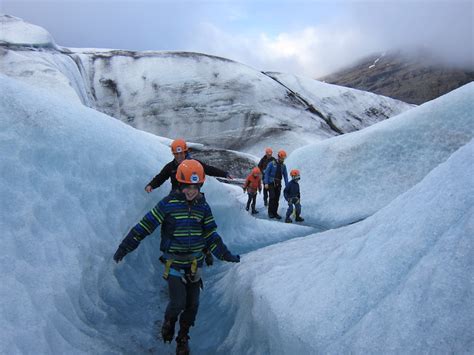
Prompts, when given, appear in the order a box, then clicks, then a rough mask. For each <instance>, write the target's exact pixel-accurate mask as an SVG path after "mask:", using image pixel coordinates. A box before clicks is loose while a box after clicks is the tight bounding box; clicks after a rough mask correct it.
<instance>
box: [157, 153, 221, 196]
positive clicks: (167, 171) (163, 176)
mask: <svg viewBox="0 0 474 355" xmlns="http://www.w3.org/2000/svg"><path fill="white" fill-rule="evenodd" d="M186 159H191V157H189V156H187V157H186ZM195 160H197V159H195ZM198 161H199V160H198ZM199 162H200V163H201V164H202V166H203V168H204V172H205V173H206V175H210V176H217V177H228V173H227V172H226V171H223V170H221V169H218V168H215V167H213V166H210V165H207V164H205V163H203V162H202V161H199ZM178 165H179V164H178V162H177V161H176V159H173V160H172V161H170V162H169V163H168V164H166V165H165V166H164V167H163V169H161V171H160V173H159V174H158V175H156V176H155V177H154V178H153V179H152V180H151V181H150V182H149V183H148V185H150V186H151V187H152V188H153V189H156V188H158V187H160V186H161V185H162V184H163V183H164V182H165V181H166V180H168V179H171V190H176V189H177V188H178V180H176V170H178Z"/></svg>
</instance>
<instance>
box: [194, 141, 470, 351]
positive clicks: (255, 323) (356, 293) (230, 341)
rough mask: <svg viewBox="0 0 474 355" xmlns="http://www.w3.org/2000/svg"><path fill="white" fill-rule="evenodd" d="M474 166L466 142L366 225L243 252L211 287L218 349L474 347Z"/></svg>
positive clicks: (211, 316) (210, 316) (205, 320)
mask: <svg viewBox="0 0 474 355" xmlns="http://www.w3.org/2000/svg"><path fill="white" fill-rule="evenodd" d="M473 167H474V141H471V142H470V143H469V144H468V145H466V146H465V147H462V148H461V149H460V150H459V151H458V152H456V153H454V154H453V156H452V157H450V158H449V159H448V160H447V161H446V162H444V163H442V164H441V165H440V166H439V167H437V168H435V169H434V170H433V171H432V172H430V173H429V174H428V176H426V177H425V178H424V179H423V180H422V181H421V182H420V183H419V184H417V185H415V186H414V187H413V188H411V189H410V190H408V191H407V192H406V193H404V194H403V195H401V196H399V197H398V198H396V199H395V200H394V201H392V202H391V203H390V204H389V205H388V206H386V207H385V208H383V209H381V210H380V211H378V212H377V213H375V214H374V215H373V216H371V217H369V218H367V219H366V220H365V221H363V222H360V223H358V224H355V225H351V226H348V227H345V228H340V229H337V230H331V231H327V232H324V233H320V234H314V235H310V236H307V237H304V238H298V239H293V240H291V241H288V242H284V243H280V244H278V245H273V246H270V247H266V248H263V249H260V250H258V251H255V252H252V253H249V254H248V255H246V256H245V257H244V258H243V259H242V262H241V264H239V265H238V266H237V267H236V268H233V269H231V270H229V271H228V272H227V273H225V274H223V275H220V276H217V277H216V278H215V279H214V280H212V281H214V282H213V283H212V282H210V283H211V286H210V287H211V290H210V292H212V293H215V294H216V296H215V298H216V299H219V300H220V302H219V303H218V304H214V307H217V310H216V311H215V312H216V313H217V314H221V317H228V318H227V319H228V322H227V327H226V328H225V329H219V331H218V332H217V333H216V334H215V337H217V339H215V340H214V342H213V343H214V344H216V343H217V344H220V345H219V347H218V348H217V351H216V352H215V353H217V354H292V353H297V354H320V353H324V354H341V353H356V354H358V353H405V354H407V353H410V354H418V353H425V352H430V353H431V352H434V353H471V352H472V350H473V345H474V343H473V336H472V324H474V303H473V302H472V300H473V297H474V280H473V277H472V275H473V272H474V248H473V242H472V236H473V235H474V183H473V180H472V177H473V176H474V175H473V173H474V168H473ZM215 317H216V316H215V314H213V313H211V314H203V315H202V318H203V320H202V322H203V323H207V324H209V323H211V322H213V321H215ZM229 318H230V319H229ZM205 331H206V330H205V329H203V330H201V333H204V332H205ZM207 331H208V330H207ZM206 345H207V344H206V343H203V344H202V343H200V342H198V343H197V346H198V347H199V351H198V353H203V354H204V353H206V351H211V350H210V349H213V347H212V346H209V348H206ZM214 346H215V345H214Z"/></svg>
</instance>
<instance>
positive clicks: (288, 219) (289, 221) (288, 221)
mask: <svg viewBox="0 0 474 355" xmlns="http://www.w3.org/2000/svg"><path fill="white" fill-rule="evenodd" d="M285 223H293V221H292V220H291V218H289V217H287V218H286V219H285Z"/></svg>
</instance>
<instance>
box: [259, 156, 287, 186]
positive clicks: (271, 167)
mask: <svg viewBox="0 0 474 355" xmlns="http://www.w3.org/2000/svg"><path fill="white" fill-rule="evenodd" d="M278 165H280V167H278ZM278 168H280V172H281V175H282V177H283V179H285V186H286V185H288V172H287V171H286V165H285V163H279V162H278V161H277V160H274V161H272V162H270V163H269V164H268V166H267V168H266V169H265V174H264V177H263V183H264V184H271V183H273V181H274V180H275V176H276V174H277V170H278Z"/></svg>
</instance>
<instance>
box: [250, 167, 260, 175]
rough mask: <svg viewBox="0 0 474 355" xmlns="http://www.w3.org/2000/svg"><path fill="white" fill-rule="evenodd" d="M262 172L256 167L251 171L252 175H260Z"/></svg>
mask: <svg viewBox="0 0 474 355" xmlns="http://www.w3.org/2000/svg"><path fill="white" fill-rule="evenodd" d="M261 173H262V172H261V171H260V169H259V168H258V167H255V168H253V169H252V175H257V174H258V175H260V174H261Z"/></svg>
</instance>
